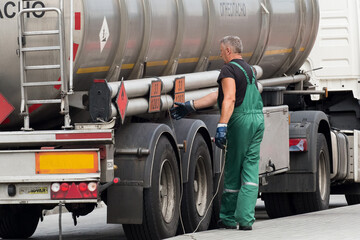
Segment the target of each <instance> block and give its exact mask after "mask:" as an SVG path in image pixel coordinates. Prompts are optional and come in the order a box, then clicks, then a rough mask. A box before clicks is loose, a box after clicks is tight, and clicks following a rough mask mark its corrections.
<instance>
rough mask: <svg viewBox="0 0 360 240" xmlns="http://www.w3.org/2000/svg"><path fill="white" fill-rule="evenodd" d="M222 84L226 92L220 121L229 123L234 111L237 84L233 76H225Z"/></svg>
mask: <svg viewBox="0 0 360 240" xmlns="http://www.w3.org/2000/svg"><path fill="white" fill-rule="evenodd" d="M221 86H222V89H223V93H224V100H223V102H222V105H221V116H220V121H219V123H226V124H227V123H228V122H229V120H230V117H231V115H232V113H233V111H234V106H235V99H236V84H235V79H233V78H223V79H222V80H221Z"/></svg>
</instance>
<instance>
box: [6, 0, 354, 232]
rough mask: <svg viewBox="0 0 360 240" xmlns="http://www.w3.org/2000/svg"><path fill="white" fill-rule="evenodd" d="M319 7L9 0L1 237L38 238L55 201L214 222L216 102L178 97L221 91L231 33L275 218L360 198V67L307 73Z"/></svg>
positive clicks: (134, 218) (148, 222)
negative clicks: (253, 75) (248, 81)
mask: <svg viewBox="0 0 360 240" xmlns="http://www.w3.org/2000/svg"><path fill="white" fill-rule="evenodd" d="M328 2H329V1H326V4H327V5H328V6H327V5H326V6H325V7H329V8H330V7H333V9H335V10H338V9H337V8H336V2H335V1H330V2H331V4H328ZM323 3H324V4H325V1H323ZM346 3H348V4H349V5H347V6H348V7H349V8H348V11H350V10H349V9H352V11H355V9H358V8H353V6H350V4H352V5H356V4H358V3H356V1H350V0H349V1H346ZM329 14H330V13H329ZM335 17H336V16H334V19H336V18H335ZM352 17H353V18H352V20H353V21H357V19H356V17H355V16H352ZM319 19H320V11H319V3H318V1H316V0H281V1H279V0H267V1H263V0H259V1H254V0H131V1H130V0H101V1H100V0H77V1H72V0H67V1H64V0H34V1H30V0H20V1H12V0H2V1H1V2H0V21H1V23H0V29H1V33H2V34H1V37H0V38H1V39H2V40H1V55H0V56H1V61H0V166H1V167H0V210H1V211H0V213H1V214H0V237H2V238H28V237H30V236H31V235H32V234H33V233H34V232H35V230H36V228H37V225H38V222H39V219H41V220H43V214H42V212H43V210H48V209H53V208H55V207H56V206H59V207H60V209H62V207H66V209H67V210H68V211H69V212H71V213H72V215H73V219H74V223H75V224H76V221H77V218H78V217H79V216H84V215H87V214H89V213H91V212H92V211H93V210H94V208H95V207H96V206H97V204H98V203H99V202H100V201H104V202H105V204H106V205H107V222H108V223H117V224H122V226H123V229H124V231H125V234H126V236H127V238H128V239H163V238H167V237H171V236H174V235H176V234H180V233H184V232H187V233H188V232H193V231H204V230H207V229H209V228H213V227H215V226H216V222H217V219H218V215H219V207H220V199H221V189H222V188H221V183H222V178H223V174H222V169H223V166H224V154H225V153H224V152H222V150H220V149H219V148H216V147H215V145H214V143H213V141H212V140H213V136H214V134H215V129H216V124H217V122H218V120H219V113H218V109H217V107H216V106H214V107H212V108H210V109H205V110H203V111H198V112H196V113H193V114H192V115H190V116H189V117H188V118H186V119H182V120H179V121H174V120H172V119H171V118H170V117H169V109H170V108H171V107H172V106H173V103H174V101H182V102H183V101H187V100H190V99H197V98H200V97H202V96H204V95H206V94H208V93H211V92H214V91H216V90H217V82H216V80H217V77H218V74H219V69H220V68H221V66H222V65H223V61H222V60H221V58H220V57H219V53H220V51H219V40H220V39H221V38H222V37H224V36H226V35H238V36H240V37H241V38H242V40H243V44H244V46H245V48H244V51H243V57H244V58H245V60H246V61H247V62H249V63H250V64H251V65H253V66H254V69H256V72H257V77H258V79H259V81H258V82H259V85H258V87H259V90H260V91H262V97H263V100H264V117H265V134H264V139H263V142H262V145H261V159H260V168H259V179H260V184H261V186H260V193H259V195H261V197H262V198H263V200H264V201H265V205H266V210H267V212H268V214H269V216H270V217H281V216H287V215H292V214H297V213H302V212H308V211H315V210H322V209H326V208H327V207H328V204H329V195H330V190H331V192H332V193H339V194H346V196H347V199H348V201H349V203H356V202H359V197H358V196H359V195H357V194H359V189H358V188H357V185H356V183H357V182H359V181H360V179H359V171H358V168H359V167H358V165H359V162H358V131H356V130H354V129H357V124H358V122H359V116H360V114H357V113H358V101H357V99H358V91H357V90H356V89H357V88H355V86H358V82H357V81H358V80H357V75H356V74H357V72H356V71H355V69H357V68H355V65H354V66H353V67H354V71H353V76H352V77H349V82H351V84H352V85H351V84H347V83H348V81H347V80H348V79H347V78H344V77H343V76H342V75H341V76H340V75H339V74H340V73H338V75H337V76H336V77H329V76H333V75H331V73H329V72H327V70H326V69H327V68H325V67H324V68H323V70H319V71H313V69H315V68H318V67H321V61H322V59H320V58H319V57H320V56H318V53H315V54H314V55H312V56H313V57H314V58H313V59H314V60H311V59H312V58H309V60H307V57H308V56H309V53H310V52H311V50H312V48H313V46H314V44H315V40H316V37H317V32H318V28H319ZM326 19H328V18H326ZM326 19H325V20H324V21H325V22H326ZM334 21H335V20H334ZM345 22H346V21H343V22H342V24H345ZM331 27H332V28H331ZM331 29H336V26H333V25H331V24H330V27H328V28H325V31H326V30H328V31H329V32H331V31H330V30H331ZM344 29H345V28H344ZM347 33H348V34H350V33H349V32H347ZM340 37H341V36H339V38H338V41H335V40H334V42H335V43H341V42H342V41H343V40H342V39H343V38H340ZM352 38H353V39H354V40H356V39H357V38H356V36H355V35H352ZM356 43H357V42H356ZM354 44H355V43H354ZM320 45H321V44H320ZM316 46H317V45H315V47H316ZM327 46H329V47H330V46H332V45H331V44H330V45H327ZM349 49H350V48H349ZM356 49H357V48H356ZM323 51H325V52H326V51H327V49H326V48H324V49H323ZM349 51H350V50H349ZM344 54H345V53H344ZM329 57H334V58H333V59H334V61H335V60H338V58H335V56H329ZM316 59H318V61H315V60H316ZM329 59H330V58H329ZM334 61H333V62H331V61H330V63H334ZM328 62H329V61H328ZM339 62H340V63H346V60H343V61H341V60H339ZM319 64H320V65H319ZM318 65H319V66H318ZM302 66H303V67H302ZM330 66H331V64H330ZM332 66H333V67H334V65H332ZM301 68H302V69H303V70H301ZM334 69H335V68H334ZM344 71H345V68H344ZM347 76H350V75H347ZM330 80H331V83H334V84H333V85H331V84H329V83H330ZM325 87H327V88H325ZM345 106H346V107H345ZM289 110H290V111H289ZM45 220H46V217H45ZM60 234H61V233H60Z"/></svg>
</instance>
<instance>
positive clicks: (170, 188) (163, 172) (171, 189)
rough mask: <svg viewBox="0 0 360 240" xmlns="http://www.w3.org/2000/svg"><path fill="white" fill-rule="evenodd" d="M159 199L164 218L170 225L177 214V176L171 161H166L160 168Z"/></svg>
mask: <svg viewBox="0 0 360 240" xmlns="http://www.w3.org/2000/svg"><path fill="white" fill-rule="evenodd" d="M159 180H160V181H159V184H160V186H159V198H160V208H161V213H162V216H163V218H164V220H165V222H167V223H170V222H171V220H172V218H173V216H174V212H175V191H176V186H175V175H174V172H173V168H172V166H171V164H170V162H169V160H167V159H165V160H164V161H163V163H162V165H161V168H160V179H159Z"/></svg>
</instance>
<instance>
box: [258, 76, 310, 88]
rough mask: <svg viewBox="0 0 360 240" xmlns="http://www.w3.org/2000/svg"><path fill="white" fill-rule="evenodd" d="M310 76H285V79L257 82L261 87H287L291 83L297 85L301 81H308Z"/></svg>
mask: <svg viewBox="0 0 360 240" xmlns="http://www.w3.org/2000/svg"><path fill="white" fill-rule="evenodd" d="M309 80H310V76H309V75H306V74H300V75H294V76H287V77H279V78H270V79H262V80H259V81H258V82H259V83H260V84H261V85H262V86H263V87H274V86H283V85H289V84H291V83H298V82H302V81H305V82H306V81H309Z"/></svg>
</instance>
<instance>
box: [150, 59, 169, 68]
mask: <svg viewBox="0 0 360 240" xmlns="http://www.w3.org/2000/svg"><path fill="white" fill-rule="evenodd" d="M168 62H169V61H168V60H164V61H154V62H148V63H147V64H146V66H148V67H157V66H165V65H167V64H168Z"/></svg>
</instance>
